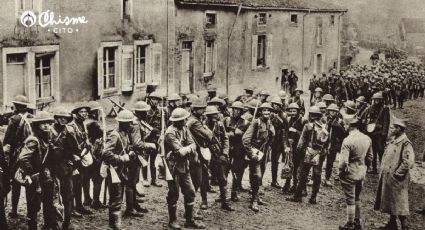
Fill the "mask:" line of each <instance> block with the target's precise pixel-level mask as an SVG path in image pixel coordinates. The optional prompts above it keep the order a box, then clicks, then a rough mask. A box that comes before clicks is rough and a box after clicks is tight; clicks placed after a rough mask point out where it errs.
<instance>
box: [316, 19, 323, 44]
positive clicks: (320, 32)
mask: <svg viewBox="0 0 425 230" xmlns="http://www.w3.org/2000/svg"><path fill="white" fill-rule="evenodd" d="M317 45H318V46H321V45H323V26H322V24H321V23H320V24H318V25H317Z"/></svg>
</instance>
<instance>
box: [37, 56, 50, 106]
mask: <svg viewBox="0 0 425 230" xmlns="http://www.w3.org/2000/svg"><path fill="white" fill-rule="evenodd" d="M49 56H50V55H49ZM49 58H50V60H49V66H48V67H46V66H43V57H40V66H39V67H37V57H35V60H34V61H35V68H34V70H35V75H34V77H35V90H36V93H37V88H38V85H40V97H38V95H37V94H36V100H37V101H43V100H48V99H49V98H52V97H53V80H52V78H53V77H52V69H53V68H52V61H51V59H52V58H51V57H49ZM46 68H48V69H49V70H50V76H49V83H50V84H49V85H50V94H51V95H50V96H46V95H44V85H45V82H44V69H46ZM37 71H40V83H38V82H37Z"/></svg>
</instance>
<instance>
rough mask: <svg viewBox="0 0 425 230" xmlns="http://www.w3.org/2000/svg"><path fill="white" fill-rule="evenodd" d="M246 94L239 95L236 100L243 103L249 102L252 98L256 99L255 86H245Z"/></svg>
mask: <svg viewBox="0 0 425 230" xmlns="http://www.w3.org/2000/svg"><path fill="white" fill-rule="evenodd" d="M244 91H245V92H244V94H243V95H241V96H238V97H237V98H236V101H241V102H242V103H248V102H250V101H251V100H253V99H254V87H253V86H248V87H245V89H244Z"/></svg>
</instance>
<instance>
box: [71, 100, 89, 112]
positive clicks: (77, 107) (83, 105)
mask: <svg viewBox="0 0 425 230" xmlns="http://www.w3.org/2000/svg"><path fill="white" fill-rule="evenodd" d="M81 109H87V111H90V106H89V104H88V103H87V102H83V101H82V102H77V104H75V106H74V109H73V110H72V111H71V112H72V113H78V111H80V110H81Z"/></svg>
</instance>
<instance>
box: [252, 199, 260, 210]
mask: <svg viewBox="0 0 425 230" xmlns="http://www.w3.org/2000/svg"><path fill="white" fill-rule="evenodd" d="M250 208H251V209H252V211H254V212H259V211H260V209H259V208H258V203H257V201H256V200H254V201H252V203H251V206H250Z"/></svg>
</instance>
